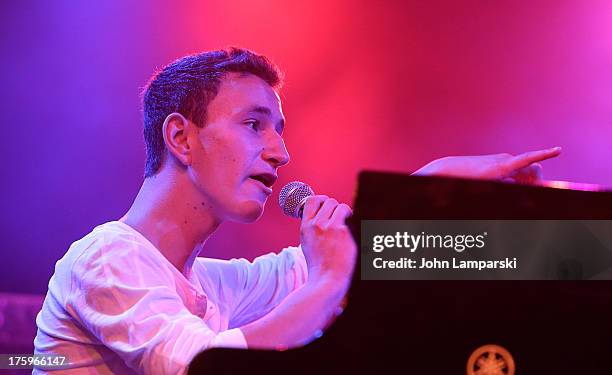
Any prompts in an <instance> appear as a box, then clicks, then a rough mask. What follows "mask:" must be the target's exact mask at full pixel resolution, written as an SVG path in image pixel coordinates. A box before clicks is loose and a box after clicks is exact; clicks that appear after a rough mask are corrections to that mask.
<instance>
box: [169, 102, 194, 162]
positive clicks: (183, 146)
mask: <svg viewBox="0 0 612 375" xmlns="http://www.w3.org/2000/svg"><path fill="white" fill-rule="evenodd" d="M193 126H194V124H192V123H190V122H189V120H187V119H186V118H185V116H183V115H181V114H180V113H177V112H174V113H171V114H169V115H168V116H167V117H166V119H165V120H164V125H163V127H162V134H163V136H164V143H165V144H166V148H167V149H168V151H169V152H170V153H171V154H172V155H173V156H174V157H175V158H176V159H177V160H178V161H179V162H180V163H182V164H183V165H191V145H190V144H189V137H188V132H189V131H191V130H192V129H191V128H192V127H193Z"/></svg>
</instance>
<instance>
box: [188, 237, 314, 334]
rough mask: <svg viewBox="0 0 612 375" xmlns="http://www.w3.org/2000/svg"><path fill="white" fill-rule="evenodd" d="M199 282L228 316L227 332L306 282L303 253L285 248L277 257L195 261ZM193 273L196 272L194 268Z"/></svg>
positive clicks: (268, 307) (255, 318)
mask: <svg viewBox="0 0 612 375" xmlns="http://www.w3.org/2000/svg"><path fill="white" fill-rule="evenodd" d="M197 261H198V262H200V264H201V265H203V267H201V268H198V269H199V272H203V273H205V274H204V275H198V277H199V278H204V279H206V280H208V281H209V282H210V283H211V284H212V285H214V286H213V288H215V289H216V294H217V295H218V296H219V299H221V300H224V301H225V303H226V304H227V305H228V309H229V312H230V320H229V328H236V327H241V326H243V325H245V324H247V323H250V322H253V321H255V320H257V319H259V318H261V317H263V316H264V315H266V314H267V313H268V312H270V311H271V310H272V309H274V308H275V307H276V306H278V304H280V303H281V302H282V301H283V300H284V299H285V298H286V297H287V296H288V295H289V294H290V293H291V292H293V291H295V290H297V289H298V288H300V287H301V286H302V285H303V284H304V283H305V282H306V280H307V279H308V268H307V266H306V260H305V258H304V254H303V253H302V249H301V248H300V247H288V248H286V249H283V250H282V251H281V252H280V253H278V254H274V253H269V254H266V255H262V256H260V257H257V258H256V259H255V260H254V261H253V262H249V261H247V260H246V259H232V260H229V261H227V260H220V259H210V258H198V260H197ZM194 269H195V268H194Z"/></svg>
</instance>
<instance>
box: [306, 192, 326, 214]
mask: <svg viewBox="0 0 612 375" xmlns="http://www.w3.org/2000/svg"><path fill="white" fill-rule="evenodd" d="M328 198H329V197H328V196H327V195H313V196H311V197H308V198H306V203H305V204H304V211H302V220H310V219H312V218H314V217H315V216H316V214H317V212H318V211H319V209H320V208H321V205H323V202H325V201H326V200H327V199H328Z"/></svg>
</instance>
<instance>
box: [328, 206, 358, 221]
mask: <svg viewBox="0 0 612 375" xmlns="http://www.w3.org/2000/svg"><path fill="white" fill-rule="evenodd" d="M352 214H353V210H351V208H350V207H349V206H348V205H347V204H344V203H341V204H339V205H338V206H337V207H336V209H335V210H334V213H333V214H332V217H331V220H330V222H331V224H332V225H337V224H344V222H345V221H346V218H347V217H349V216H351V215H352Z"/></svg>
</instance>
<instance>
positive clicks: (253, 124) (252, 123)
mask: <svg viewBox="0 0 612 375" xmlns="http://www.w3.org/2000/svg"><path fill="white" fill-rule="evenodd" d="M244 124H245V125H246V126H248V127H249V128H251V129H253V130H258V129H259V121H257V120H246V121H245V122H244Z"/></svg>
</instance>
